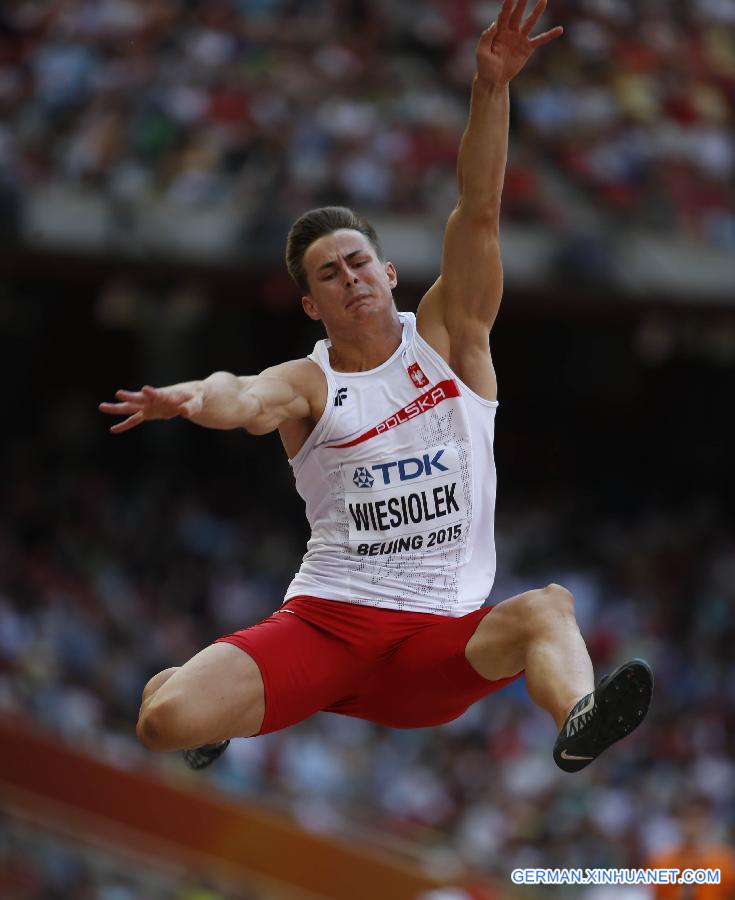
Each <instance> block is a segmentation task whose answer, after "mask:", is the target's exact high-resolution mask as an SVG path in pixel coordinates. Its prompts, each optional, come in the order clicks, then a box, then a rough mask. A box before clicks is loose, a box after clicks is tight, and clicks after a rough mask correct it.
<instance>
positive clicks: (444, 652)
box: [215, 597, 523, 734]
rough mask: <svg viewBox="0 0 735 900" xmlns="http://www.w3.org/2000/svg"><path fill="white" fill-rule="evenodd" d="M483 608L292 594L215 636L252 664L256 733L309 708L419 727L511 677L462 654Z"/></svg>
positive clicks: (452, 713) (450, 715)
mask: <svg viewBox="0 0 735 900" xmlns="http://www.w3.org/2000/svg"><path fill="white" fill-rule="evenodd" d="M491 610H492V607H487V606H486V607H483V608H481V609H478V610H475V612H471V613H469V614H468V615H466V616H461V617H460V618H452V617H450V616H437V615H434V614H429V613H415V612H399V611H397V610H390V609H378V608H376V607H373V606H359V605H356V604H354V603H343V602H339V601H334V600H320V599H318V598H316V597H292V598H291V599H290V600H289V601H288V602H287V603H286V604H285V605H284V606H282V607H281V608H280V609H279V610H278V611H277V612H275V613H274V614H273V615H272V616H269V617H268V618H267V619H263V621H262V622H258V623H257V624H256V625H252V626H251V627H250V628H245V629H244V630H242V631H236V632H235V633H234V634H229V635H226V636H225V637H221V638H218V640H217V641H216V642H215V643H217V642H219V641H225V642H227V643H229V644H234V645H235V646H236V647H240V649H241V650H244V651H245V652H246V653H248V654H249V655H250V656H251V657H252V658H253V659H254V660H255V662H256V663H257V665H258V668H259V669H260V674H261V676H262V678H263V684H264V685H265V718H264V719H263V726H262V728H261V729H260V731H259V732H258V733H259V734H267V733H268V732H270V731H277V730H278V729H279V728H287V727H288V726H289V725H294V724H295V723H296V722H300V721H301V720H302V719H306V718H308V717H309V716H311V715H312V714H313V713H315V712H319V711H320V710H321V711H324V712H333V713H340V714H342V715H344V716H356V717H358V718H360V719H369V720H370V721H371V722H377V723H378V724H380V725H387V726H389V727H391V728H425V727H428V726H430V725H441V724H443V723H444V722H450V721H451V720H452V719H456V718H457V716H459V715H461V714H462V713H463V712H464V711H465V710H466V709H467V707H468V706H471V704H473V703H475V702H476V701H477V700H479V699H480V698H481V697H484V696H485V695H486V694H491V693H492V692H493V691H497V690H499V689H500V688H502V687H504V686H505V685H506V684H509V683H510V682H511V681H515V680H516V679H517V678H519V677H520V675H522V674H523V673H522V672H519V673H518V674H517V675H514V676H512V677H511V678H502V679H500V680H499V681H488V680H487V679H485V678H483V677H482V676H481V675H479V674H478V673H477V672H476V671H475V670H474V669H473V668H472V666H471V665H470V663H469V662H468V661H467V658H466V657H465V647H466V646H467V642H468V641H469V639H470V638H471V637H472V635H473V634H474V632H475V629H476V628H477V626H478V624H479V623H480V621H481V620H482V619H483V618H484V617H485V616H486V615H489V614H490V613H491Z"/></svg>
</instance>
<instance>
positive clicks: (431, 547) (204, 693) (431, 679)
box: [100, 0, 653, 772]
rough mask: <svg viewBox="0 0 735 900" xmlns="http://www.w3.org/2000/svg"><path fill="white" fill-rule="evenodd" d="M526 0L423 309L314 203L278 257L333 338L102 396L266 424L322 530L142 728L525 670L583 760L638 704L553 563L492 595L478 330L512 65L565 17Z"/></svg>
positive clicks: (357, 699)
mask: <svg viewBox="0 0 735 900" xmlns="http://www.w3.org/2000/svg"><path fill="white" fill-rule="evenodd" d="M544 6H545V0H539V2H538V3H537V5H536V7H535V8H534V10H533V12H531V13H530V15H529V16H528V18H527V19H526V21H525V23H524V22H523V15H524V12H525V7H526V0H517V2H515V0H505V2H504V3H503V6H502V9H501V10H500V13H499V16H498V20H497V22H495V23H493V25H492V26H491V27H490V28H489V29H488V30H487V31H485V32H483V34H482V36H481V37H480V41H479V43H478V46H477V54H476V58H477V72H476V75H475V78H474V83H473V87H472V100H471V109H470V116H469V123H468V126H467V129H466V131H465V133H464V136H463V138H462V142H461V145H460V150H459V160H458V175H459V202H458V203H457V207H456V208H455V209H454V211H453V212H452V214H451V215H450V217H449V221H448V224H447V228H446V233H445V238H444V249H443V257H442V269H441V275H440V277H439V278H438V280H437V281H436V282H435V283H434V285H433V286H432V287H431V288H430V290H429V291H428V293H427V294H426V295H425V296H424V298H423V299H422V301H421V303H420V305H419V307H418V311H417V314H416V316H415V317H414V316H413V315H412V314H410V313H399V312H397V310H396V307H395V305H394V302H393V294H392V291H393V288H395V287H396V284H397V279H396V269H395V267H394V266H393V264H392V263H391V262H386V261H385V260H384V257H383V254H382V251H381V248H380V244H379V242H378V238H377V235H376V234H375V232H374V231H373V229H372V227H371V226H370V225H369V224H368V223H367V222H366V221H365V220H364V219H362V218H361V217H359V216H358V215H356V214H355V213H353V212H352V211H351V210H347V209H344V208H341V207H327V208H325V209H318V210H312V211H310V212H308V213H306V214H305V215H304V216H302V217H301V218H300V219H299V220H298V221H297V222H296V223H295V224H294V225H293V227H292V228H291V231H290V232H289V236H288V242H287V249H286V261H287V265H288V269H289V272H290V273H291V275H292V276H293V278H294V280H295V281H296V283H297V284H298V286H299V288H300V290H301V293H302V295H303V296H302V301H301V302H302V305H303V308H304V311H305V312H306V314H307V315H308V316H309V317H310V318H311V319H315V320H321V321H322V322H323V323H324V326H325V329H326V332H327V335H328V340H323V341H319V342H318V343H317V345H316V347H315V349H314V352H313V353H312V354H311V355H310V356H309V357H307V358H305V359H298V360H292V361H290V362H285V363H282V364H281V365H278V366H274V367H273V368H270V369H266V370H265V371H264V372H261V374H260V375H256V376H239V377H238V376H235V375H231V374H228V373H226V372H215V373H214V374H213V375H210V376H209V377H208V378H206V379H205V380H204V381H192V382H187V383H184V384H176V385H172V386H170V387H164V388H153V387H148V386H146V387H144V388H142V390H140V391H137V392H132V391H118V392H117V395H116V396H117V398H118V400H119V401H120V402H118V403H103V404H101V405H100V409H101V410H102V411H103V412H105V413H111V414H114V415H123V416H126V417H127V418H126V419H125V420H124V421H122V422H119V423H118V424H116V425H114V426H113V427H112V429H111V430H112V431H113V432H114V433H120V432H124V431H127V430H128V429H130V428H133V427H135V426H137V425H139V424H140V423H141V422H144V421H148V420H150V419H170V418H173V417H174V416H183V417H184V418H187V419H189V420H191V421H192V422H194V423H196V424H197V425H202V426H204V427H207V428H226V429H231V428H244V429H245V430H247V431H249V432H250V433H251V434H265V433H267V432H271V431H273V430H275V429H276V428H277V429H278V430H279V433H280V436H281V440H282V442H283V445H284V447H285V450H286V453H287V454H288V457H289V462H290V464H291V466H292V467H293V471H294V476H295V479H296V488H297V490H298V492H299V493H300V494H301V496H302V497H303V499H304V501H305V504H306V514H307V517H308V520H309V523H310V525H311V539H310V540H309V543H308V548H307V552H306V555H305V556H304V560H303V563H302V565H301V568H300V569H299V571H298V573H297V574H296V576H295V578H294V580H293V581H292V583H291V585H290V587H289V589H288V591H287V593H286V598H285V601H284V604H283V605H282V606H281V608H280V609H279V610H278V611H276V612H275V613H274V614H273V615H271V616H269V617H268V618H266V619H265V620H263V621H262V622H259V623H258V624H256V625H254V626H252V627H250V628H247V629H244V630H242V631H238V632H236V633H234V634H230V635H227V636H225V637H222V638H220V639H219V640H218V641H216V642H215V643H214V644H212V645H211V646H209V647H206V648H205V649H204V650H202V651H201V652H200V653H198V654H197V655H196V656H195V657H194V658H193V659H191V660H189V661H188V662H187V663H185V664H184V665H182V666H180V667H174V668H170V669H167V670H166V671H164V672H160V673H159V674H158V675H156V676H155V677H153V678H152V679H151V680H150V681H149V682H148V684H147V686H146V688H145V690H144V692H143V702H142V706H141V710H140V718H139V721H138V728H137V732H138V736H139V738H140V740H141V741H142V743H143V744H144V746H146V747H147V748H149V749H150V750H157V751H171V750H179V749H183V750H184V751H185V754H184V755H185V758H186V760H187V762H188V764H189V765H190V766H192V768H203V767H204V766H206V765H209V764H210V763H211V762H212V761H213V760H215V759H216V758H217V757H218V756H219V755H220V754H221V753H222V752H224V750H225V749H226V747H227V745H228V743H229V740H230V739H231V738H233V737H239V736H253V735H258V734H265V733H267V732H270V731H275V730H277V729H280V728H285V727H287V726H289V725H292V724H294V723H295V722H298V721H301V720H303V719H305V718H307V717H308V716H310V715H312V714H313V713H315V712H317V711H319V710H324V711H329V712H334V713H341V714H343V715H350V716H358V717H361V718H365V719H369V720H371V721H373V722H378V723H380V724H383V725H387V726H391V727H396V728H414V727H425V726H430V725H438V724H441V723H443V722H448V721H450V720H451V719H454V718H456V717H457V716H459V715H460V714H461V713H462V712H464V710H465V709H467V707H468V706H469V705H470V704H472V703H474V702H475V701H476V700H478V699H480V698H481V697H483V696H485V695H487V694H489V693H491V692H493V691H495V690H497V689H498V688H500V687H502V686H504V685H505V684H507V683H508V682H510V681H512V680H514V679H516V678H518V677H519V676H520V675H521V674H522V673H524V672H525V677H526V684H527V687H528V692H529V694H530V696H531V698H532V700H533V701H534V702H535V703H536V704H538V705H539V706H540V707H542V708H543V709H545V710H548V712H549V713H550V714H551V715H552V716H553V718H554V720H555V722H556V724H557V727H558V728H559V729H560V732H559V736H558V738H557V741H556V744H555V746H554V751H553V753H554V759H555V761H556V763H557V764H558V765H559V766H560V767H561V768H562V769H564V770H565V771H568V772H574V771H578V770H579V769H582V768H584V767H585V766H586V765H588V764H589V763H590V762H591V761H592V760H593V759H595V758H596V757H597V756H598V755H599V754H600V753H601V752H602V751H603V750H604V749H605V748H606V747H609V746H610V745H611V744H612V743H614V742H615V741H617V740H619V739H620V738H622V737H623V736H625V735H626V734H628V733H629V732H630V731H632V730H633V728H635V727H636V726H637V725H638V724H639V723H640V722H641V721H642V719H643V717H644V716H645V714H646V712H647V710H648V705H649V702H650V698H651V691H652V686H653V679H652V674H651V671H650V669H649V667H648V665H647V664H646V663H645V662H643V661H642V660H632V661H630V662H628V663H625V664H623V665H622V666H620V667H619V668H618V669H616V670H615V671H614V672H613V673H612V674H611V675H609V676H607V677H605V678H603V679H602V681H601V682H600V683H599V685H598V687H597V689H596V690H595V686H594V680H593V673H592V665H591V663H590V658H589V655H588V654H587V649H586V647H585V644H584V641H583V640H582V637H581V635H580V633H579V629H578V627H577V623H576V620H575V616H574V605H573V598H572V596H571V594H570V593H569V591H567V590H565V589H564V588H563V587H560V586H559V585H554V584H552V585H549V586H547V587H545V588H543V589H539V590H531V591H528V592H527V593H524V594H520V595H518V596H516V597H512V598H510V599H509V600H505V601H504V602H502V603H499V604H498V605H496V606H495V607H492V608H491V607H482V604H483V602H484V601H485V599H486V598H487V596H488V594H489V592H490V589H491V587H492V583H493V579H494V576H495V549H494V531H493V528H494V523H493V518H494V505H495V467H494V461H493V429H494V420H495V410H496V407H497V405H498V404H497V401H496V381H495V372H494V369H493V365H492V361H491V358H490V352H489V346H488V334H489V331H490V329H491V327H492V324H493V321H494V319H495V316H496V314H497V311H498V307H499V304H500V298H501V294H502V270H501V262H500V252H499V247H498V229H499V213H500V196H501V192H502V186H503V176H504V171H505V163H506V155H507V144H508V108H509V99H508V82H509V81H510V80H511V78H513V77H514V76H515V75H517V74H518V72H519V71H520V70H521V69H522V68H523V66H524V64H525V63H526V61H527V60H528V58H529V57H530V55H531V54H532V53H533V51H534V50H535V49H536V48H537V47H539V46H541V45H543V44H546V43H548V42H549V41H552V40H554V39H555V38H557V37H559V36H560V34H561V33H562V29H561V28H559V27H557V28H553V29H552V30H550V31H547V32H544V33H543V34H540V35H538V36H537V37H530V34H531V31H532V29H533V28H534V27H535V25H536V23H537V22H538V20H539V18H540V16H541V14H542V12H543V10H544Z"/></svg>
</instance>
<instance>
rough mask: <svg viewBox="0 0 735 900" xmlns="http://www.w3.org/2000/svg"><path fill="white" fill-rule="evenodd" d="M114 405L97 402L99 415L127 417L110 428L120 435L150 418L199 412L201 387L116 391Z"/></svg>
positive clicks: (173, 416) (180, 386)
mask: <svg viewBox="0 0 735 900" xmlns="http://www.w3.org/2000/svg"><path fill="white" fill-rule="evenodd" d="M115 397H117V399H118V401H119V402H118V403H100V405H99V409H100V412H103V413H107V415H111V416H127V418H126V419H125V421H123V422H118V423H117V425H113V426H112V428H110V431H111V432H112V433H113V434H120V433H121V432H123V431H129V430H130V429H131V428H135V426H136V425H140V424H141V423H142V422H148V421H150V420H151V419H173V418H175V417H176V416H182V417H183V418H185V419H188V418H191V417H192V416H195V415H196V414H197V413H199V412H201V409H202V403H203V400H204V388H203V386H202V384H201V382H190V383H189V384H180V385H173V386H171V387H163V388H154V387H151V386H150V385H145V387H143V388H141V389H140V390H139V391H123V390H120V391H116V392H115Z"/></svg>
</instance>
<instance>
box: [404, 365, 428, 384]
mask: <svg viewBox="0 0 735 900" xmlns="http://www.w3.org/2000/svg"><path fill="white" fill-rule="evenodd" d="M406 371H407V372H408V374H409V376H410V377H411V381H413V383H414V384H415V385H416V387H426V385H427V384H428V383H429V379H428V378H427V377H426V375H424V373H423V372H422V371H421V366H420V365H419V364H418V363H417V362H415V363H412V364H411V365H410V366H409V367H408V368H407V369H406Z"/></svg>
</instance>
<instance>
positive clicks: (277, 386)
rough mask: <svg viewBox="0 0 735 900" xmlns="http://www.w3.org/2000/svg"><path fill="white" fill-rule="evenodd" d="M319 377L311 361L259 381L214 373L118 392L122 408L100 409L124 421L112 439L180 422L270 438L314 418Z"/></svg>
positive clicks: (277, 369)
mask: <svg viewBox="0 0 735 900" xmlns="http://www.w3.org/2000/svg"><path fill="white" fill-rule="evenodd" d="M319 374H320V373H319V370H318V368H317V367H316V366H315V365H314V364H313V363H312V362H310V361H309V360H294V361H292V362H287V363H282V364H281V365H279V366H273V367H272V368H270V369H266V370H265V371H263V372H261V373H260V375H248V376H237V375H231V374H230V373H229V372H215V373H214V374H213V375H210V376H209V377H208V378H205V379H204V380H203V381H186V382H183V383H181V384H173V385H170V386H168V387H161V388H154V387H150V386H149V385H146V386H145V387H143V388H141V390H139V391H124V390H120V391H117V392H116V394H115V396H116V397H117V398H118V401H119V402H118V403H100V405H99V409H100V411H101V412H103V413H107V414H108V415H115V416H121V415H122V416H126V418H125V420H124V421H122V422H118V423H117V424H116V425H113V426H112V427H111V428H110V431H112V432H113V433H114V434H120V433H121V432H123V431H129V430H130V429H131V428H135V427H136V425H140V424H141V423H142V422H148V421H150V420H152V419H173V418H175V417H176V416H181V417H182V418H185V419H189V420H190V421H191V422H194V423H195V424H197V425H202V426H204V427H205V428H219V429H231V428H245V429H246V430H247V431H249V432H250V433H251V434H266V433H267V432H269V431H274V430H275V429H276V428H278V426H279V425H280V424H281V423H282V422H284V421H286V420H288V419H308V418H309V417H310V416H312V415H313V413H314V409H313V407H314V404H315V402H318V396H317V395H318V378H319ZM317 418H318V415H317Z"/></svg>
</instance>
